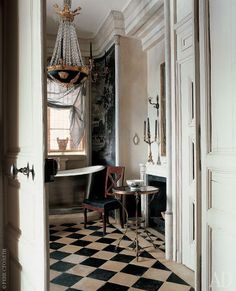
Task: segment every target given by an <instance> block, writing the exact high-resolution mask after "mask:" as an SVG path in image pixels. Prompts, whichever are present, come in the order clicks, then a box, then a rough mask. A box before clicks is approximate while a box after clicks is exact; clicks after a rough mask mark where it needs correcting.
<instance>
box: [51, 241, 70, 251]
mask: <svg viewBox="0 0 236 291" xmlns="http://www.w3.org/2000/svg"><path fill="white" fill-rule="evenodd" d="M65 245H66V244H61V243H57V242H52V243H50V249H52V250H58V249H60V248H62V247H64V246H65Z"/></svg>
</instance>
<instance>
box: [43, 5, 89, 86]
mask: <svg viewBox="0 0 236 291" xmlns="http://www.w3.org/2000/svg"><path fill="white" fill-rule="evenodd" d="M54 7H55V10H56V13H57V14H58V15H59V16H60V24H59V28H58V33H57V39H56V43H55V47H54V51H53V55H52V58H51V61H50V65H49V66H48V74H49V76H50V77H51V78H52V79H54V80H56V81H58V82H60V83H61V84H62V85H65V86H74V85H78V84H80V83H81V82H83V81H85V80H86V79H87V77H88V74H89V68H88V67H87V66H84V63H83V59H82V56H81V52H80V47H79V42H78V38H77V34H76V30H75V26H74V23H73V20H74V17H75V16H76V15H78V14H79V11H80V10H81V8H80V7H78V8H76V9H75V10H71V0H64V7H63V9H61V8H60V7H59V6H58V5H54Z"/></svg>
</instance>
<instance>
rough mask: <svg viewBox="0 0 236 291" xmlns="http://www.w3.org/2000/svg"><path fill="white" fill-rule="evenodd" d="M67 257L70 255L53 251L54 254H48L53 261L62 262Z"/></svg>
mask: <svg viewBox="0 0 236 291" xmlns="http://www.w3.org/2000/svg"><path fill="white" fill-rule="evenodd" d="M69 255H70V253H66V252H60V251H55V252H52V253H50V258H51V259H55V260H62V259H64V258H65V257H67V256H69Z"/></svg>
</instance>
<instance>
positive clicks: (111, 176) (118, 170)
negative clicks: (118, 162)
mask: <svg viewBox="0 0 236 291" xmlns="http://www.w3.org/2000/svg"><path fill="white" fill-rule="evenodd" d="M124 173H125V167H120V166H107V172H106V179H105V197H107V196H109V195H113V193H112V188H114V187H117V186H123V182H124Z"/></svg>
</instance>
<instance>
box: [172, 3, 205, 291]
mask: <svg viewBox="0 0 236 291" xmlns="http://www.w3.org/2000/svg"><path fill="white" fill-rule="evenodd" d="M192 3H193V7H192V13H191V14H189V15H187V16H186V18H184V19H183V20H181V23H177V13H176V8H177V1H176V0H171V47H172V52H171V54H172V55H171V58H172V64H171V66H172V67H171V78H172V80H173V81H172V90H171V93H172V96H173V99H172V128H173V133H172V139H173V141H174V142H173V147H172V157H173V161H174V162H173V169H172V171H173V172H172V173H173V182H172V183H173V184H172V187H173V225H174V229H173V238H174V239H173V260H174V261H177V262H178V263H182V247H183V246H182V224H183V222H182V219H181V211H182V194H181V187H182V185H181V184H182V183H181V161H180V160H181V159H180V158H179V157H181V142H182V141H181V116H180V115H181V111H180V110H181V104H180V103H181V100H180V96H178V95H179V94H178V91H179V88H178V84H179V80H178V78H179V76H178V63H177V35H176V30H177V29H178V27H179V25H183V24H184V23H186V22H188V21H189V20H190V19H191V21H192V23H193V31H192V33H193V54H192V57H193V60H194V62H195V64H194V82H195V86H194V96H195V98H194V102H195V127H196V132H195V146H196V151H195V152H196V157H195V162H196V166H195V169H196V201H195V206H196V207H195V239H196V248H195V249H196V252H195V253H196V264H195V274H194V275H195V276H194V280H195V290H196V291H198V290H201V251H202V249H201V240H202V237H201V233H202V225H201V222H202V221H201V214H202V205H201V131H200V128H201V124H200V121H201V120H200V71H199V62H200V58H199V0H198V1H192Z"/></svg>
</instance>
